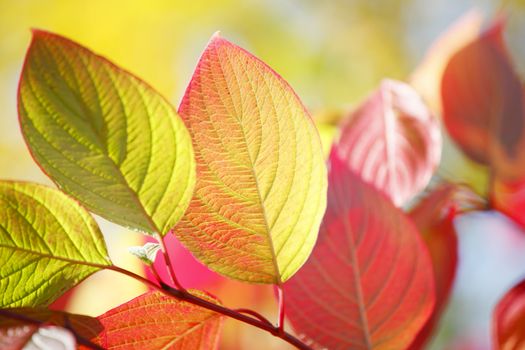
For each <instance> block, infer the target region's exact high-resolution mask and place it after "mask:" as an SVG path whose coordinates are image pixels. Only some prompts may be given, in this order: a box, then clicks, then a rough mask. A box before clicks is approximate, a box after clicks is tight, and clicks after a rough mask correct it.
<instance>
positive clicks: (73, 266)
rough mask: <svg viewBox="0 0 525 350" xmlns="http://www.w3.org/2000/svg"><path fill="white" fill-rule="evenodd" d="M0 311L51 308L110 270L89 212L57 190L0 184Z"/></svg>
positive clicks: (31, 185)
mask: <svg viewBox="0 0 525 350" xmlns="http://www.w3.org/2000/svg"><path fill="white" fill-rule="evenodd" d="M0 207H2V210H0V261H1V262H2V263H1V264H0V291H2V292H1V293H0V307H19V306H38V305H43V304H48V303H51V302H52V301H53V300H55V299H56V298H58V297H59V296H60V295H61V294H62V293H63V292H64V291H66V290H67V289H69V288H71V287H73V286H74V285H75V284H77V283H78V282H80V281H82V280H83V279H84V278H86V277H87V276H89V275H91V274H92V273H93V272H96V271H98V270H100V269H102V268H104V267H105V266H108V265H111V262H110V260H109V257H108V253H107V251H106V246H105V244H104V240H103V238H102V234H101V233H100V231H99V229H98V226H97V224H96V222H95V220H93V218H92V217H91V216H90V215H89V213H88V212H87V211H86V210H85V209H84V208H82V207H80V206H79V205H78V203H77V202H76V201H74V200H73V199H71V198H69V197H68V196H66V195H65V194H63V193H61V192H60V191H58V190H55V189H51V188H48V187H45V186H42V185H37V184H31V183H17V182H8V181H2V182H0Z"/></svg>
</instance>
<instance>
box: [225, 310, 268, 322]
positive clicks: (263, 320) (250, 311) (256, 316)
mask: <svg viewBox="0 0 525 350" xmlns="http://www.w3.org/2000/svg"><path fill="white" fill-rule="evenodd" d="M233 311H236V312H240V313H241V314H248V315H252V316H253V317H255V318H257V319H258V320H261V321H262V322H264V323H266V324H269V325H272V323H271V322H270V321H268V319H267V318H266V317H264V316H263V315H261V314H260V313H258V312H256V311H254V310H250V309H234V310H233Z"/></svg>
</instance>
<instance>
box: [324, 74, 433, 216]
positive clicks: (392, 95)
mask: <svg viewBox="0 0 525 350" xmlns="http://www.w3.org/2000/svg"><path fill="white" fill-rule="evenodd" d="M334 148H335V150H337V153H338V154H339V156H340V157H341V158H343V159H344V160H345V161H346V162H347V164H348V166H349V167H350V168H351V169H352V170H354V171H355V172H357V173H359V174H361V176H362V177H363V179H364V180H366V181H367V182H369V183H372V184H373V185H375V186H376V188H378V189H380V190H382V191H384V192H385V193H386V194H387V195H388V196H389V197H390V198H391V199H392V201H393V202H394V203H395V204H396V205H397V206H401V205H403V204H404V203H406V202H407V200H409V199H410V198H412V197H413V196H414V195H415V194H417V193H418V192H419V191H421V190H422V189H423V188H424V187H425V186H426V185H427V184H428V181H429V180H430V177H431V176H432V173H433V172H434V169H435V168H436V166H437V165H438V163H439V159H440V156H441V134H440V130H439V124H438V122H437V120H436V119H435V118H434V117H433V116H432V115H431V114H430V111H429V110H428V108H427V107H426V106H425V104H424V103H423V101H422V100H421V97H420V96H419V95H418V94H417V92H416V91H415V90H414V89H412V88H411V87H410V86H409V85H407V84H404V83H401V82H398V81H393V80H384V81H383V82H382V83H381V86H380V87H379V89H377V90H376V91H375V92H374V93H373V94H372V95H371V96H370V97H368V99H367V100H366V101H365V102H364V103H363V104H362V105H361V106H360V107H359V108H358V109H357V110H356V111H355V112H353V113H352V115H350V116H349V117H348V118H347V120H346V121H345V122H344V123H343V125H342V127H341V136H340V138H339V141H338V142H337V143H336V145H335V146H334Z"/></svg>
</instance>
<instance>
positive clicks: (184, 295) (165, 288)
mask: <svg viewBox="0 0 525 350" xmlns="http://www.w3.org/2000/svg"><path fill="white" fill-rule="evenodd" d="M107 269H108V270H113V271H115V272H118V273H121V274H124V275H126V276H128V277H131V278H134V279H136V280H137V281H140V282H142V283H144V284H146V285H148V286H150V287H151V288H153V289H156V290H158V291H160V292H161V293H164V294H165V295H168V296H171V297H174V298H176V299H178V300H181V301H185V302H188V303H190V304H193V305H197V306H200V307H203V308H205V309H208V310H211V311H214V312H217V313H219V314H222V315H224V316H228V317H230V318H233V319H236V320H238V321H241V322H244V323H246V324H249V325H252V326H254V327H257V328H259V329H262V330H263V331H266V332H268V333H270V334H271V335H273V336H275V337H277V338H280V339H282V340H284V341H285V342H287V343H288V344H291V345H293V346H295V347H296V348H297V349H301V350H312V348H310V347H309V346H308V345H306V344H305V343H303V342H302V341H301V340H299V339H298V338H296V337H295V336H293V335H291V334H290V333H287V332H284V330H280V329H279V327H275V326H273V325H272V324H271V323H270V322H267V321H263V320H262V319H259V317H257V316H255V317H256V318H254V317H251V316H248V315H245V314H243V313H241V312H239V311H235V310H232V309H229V308H227V307H224V306H221V305H217V304H214V303H212V302H209V301H207V300H204V299H201V298H199V297H196V296H194V295H192V294H190V293H189V292H188V291H187V290H184V289H183V290H179V289H176V288H173V287H171V286H169V285H167V284H165V283H163V282H162V281H161V282H160V283H161V286H158V285H157V284H155V283H154V282H152V281H150V280H148V279H146V278H144V277H142V276H139V275H137V274H135V273H133V272H131V271H128V270H125V269H123V268H120V267H118V266H108V267H107ZM250 314H253V313H252V312H250ZM261 317H262V316H261Z"/></svg>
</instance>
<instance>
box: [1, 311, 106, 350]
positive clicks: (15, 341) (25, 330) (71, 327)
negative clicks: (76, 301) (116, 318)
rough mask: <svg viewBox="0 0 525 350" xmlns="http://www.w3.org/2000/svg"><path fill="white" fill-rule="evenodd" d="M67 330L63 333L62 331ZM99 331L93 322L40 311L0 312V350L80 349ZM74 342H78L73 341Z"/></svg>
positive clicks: (99, 326) (98, 327)
mask: <svg viewBox="0 0 525 350" xmlns="http://www.w3.org/2000/svg"><path fill="white" fill-rule="evenodd" d="M66 328H67V329H66ZM101 331H102V325H101V324H100V322H99V321H97V319H95V318H92V317H89V316H82V315H75V314H68V313H65V312H61V311H50V310H47V309H43V308H35V309H31V308H18V309H0V348H1V349H3V350H19V349H26V348H27V349H43V350H44V349H64V350H69V349H76V348H77V346H76V343H77V342H78V343H79V348H81V349H87V348H89V349H92V348H91V347H82V344H84V345H85V344H86V339H89V338H94V337H96V335H97V334H98V333H100V332H101ZM76 339H78V341H77V340H76Z"/></svg>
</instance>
